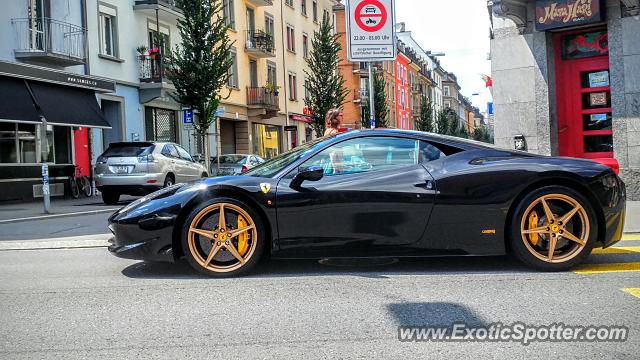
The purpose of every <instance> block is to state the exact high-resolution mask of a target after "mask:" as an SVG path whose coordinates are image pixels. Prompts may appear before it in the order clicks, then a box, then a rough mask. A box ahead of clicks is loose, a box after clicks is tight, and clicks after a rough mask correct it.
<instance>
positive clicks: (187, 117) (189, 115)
mask: <svg viewBox="0 0 640 360" xmlns="http://www.w3.org/2000/svg"><path fill="white" fill-rule="evenodd" d="M183 114H184V116H183V118H182V123H183V124H193V110H191V109H186V110H183Z"/></svg>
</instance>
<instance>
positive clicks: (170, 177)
mask: <svg viewBox="0 0 640 360" xmlns="http://www.w3.org/2000/svg"><path fill="white" fill-rule="evenodd" d="M175 183H176V179H174V178H173V175H171V174H169V175H167V177H166V178H164V184H163V186H164V187H169V186H171V185H173V184H175Z"/></svg>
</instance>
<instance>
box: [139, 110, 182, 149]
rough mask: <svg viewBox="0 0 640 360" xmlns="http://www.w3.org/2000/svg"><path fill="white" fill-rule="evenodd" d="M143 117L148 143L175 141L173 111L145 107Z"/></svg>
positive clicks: (174, 115)
mask: <svg viewBox="0 0 640 360" xmlns="http://www.w3.org/2000/svg"><path fill="white" fill-rule="evenodd" d="M144 117H145V135H146V139H147V140H148V141H166V142H175V141H176V137H177V135H176V134H177V129H176V112H175V111H173V110H167V109H160V108H154V107H150V106H147V107H145V115H144Z"/></svg>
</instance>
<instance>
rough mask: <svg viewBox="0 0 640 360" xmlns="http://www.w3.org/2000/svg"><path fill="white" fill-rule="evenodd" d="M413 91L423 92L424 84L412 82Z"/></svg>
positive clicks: (415, 92)
mask: <svg viewBox="0 0 640 360" xmlns="http://www.w3.org/2000/svg"><path fill="white" fill-rule="evenodd" d="M411 92H412V93H414V94H422V84H412V85H411Z"/></svg>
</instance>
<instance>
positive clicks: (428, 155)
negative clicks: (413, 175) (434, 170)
mask: <svg viewBox="0 0 640 360" xmlns="http://www.w3.org/2000/svg"><path fill="white" fill-rule="evenodd" d="M444 157H446V155H445V153H443V152H442V151H441V150H440V149H439V148H438V147H437V146H435V145H433V144H431V143H428V142H426V141H421V142H420V162H421V163H424V162H429V161H434V160H438V159H442V158H444Z"/></svg>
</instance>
